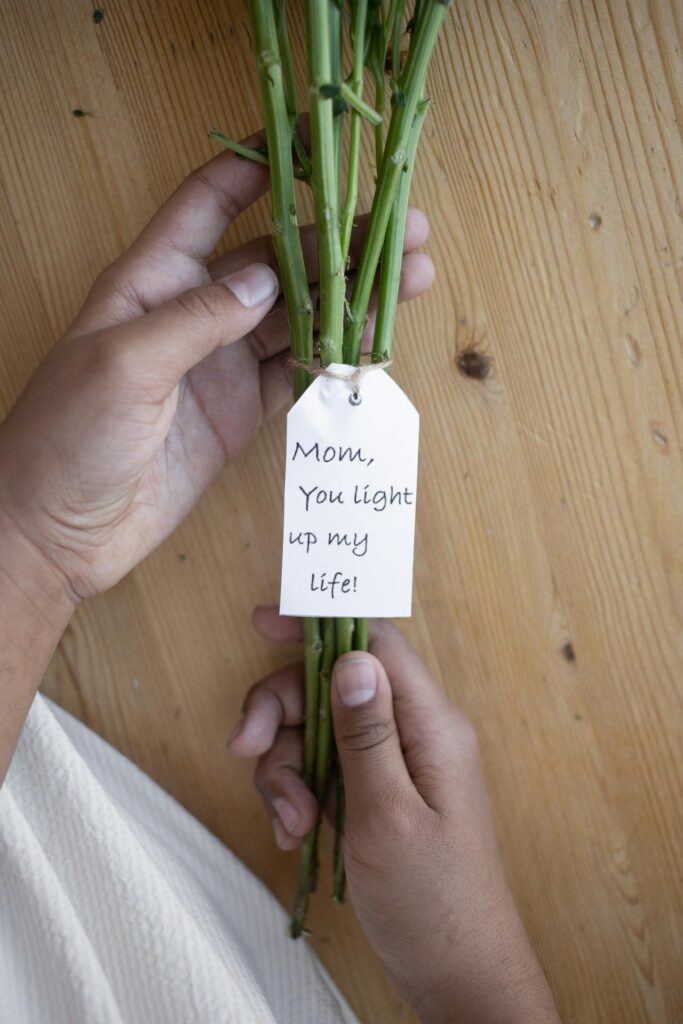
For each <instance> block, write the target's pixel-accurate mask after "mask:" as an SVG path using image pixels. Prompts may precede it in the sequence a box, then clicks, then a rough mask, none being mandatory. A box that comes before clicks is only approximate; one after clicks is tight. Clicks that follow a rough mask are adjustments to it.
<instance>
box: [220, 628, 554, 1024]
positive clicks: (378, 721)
mask: <svg viewBox="0 0 683 1024" xmlns="http://www.w3.org/2000/svg"><path fill="white" fill-rule="evenodd" d="M254 622H255V625H256V628H257V629H258V630H259V632H260V633H262V634H263V635H264V636H265V637H267V638H268V639H270V640H276V641H287V642H292V641H297V640H301V624H300V622H299V621H298V620H296V619H290V618H285V617H280V616H279V615H278V614H277V612H276V610H275V609H272V608H270V609H269V608H259V609H257V610H256V612H255V616H254ZM370 649H371V653H362V652H352V653H350V654H347V655H344V656H343V657H342V658H340V659H339V660H338V661H337V662H336V664H335V667H334V673H333V679H332V709H333V714H334V730H335V736H336V740H337V748H338V751H339V758H340V761H341V765H342V769H343V773H344V786H345V793H346V835H345V861H346V872H347V878H348V887H349V893H350V896H351V901H352V903H353V907H354V910H355V912H356V914H357V916H358V918H359V920H360V923H361V925H362V927H363V930H364V932H365V934H366V936H367V938H368V939H369V941H370V943H371V944H372V946H373V947H374V949H375V950H376V952H377V953H378V955H379V956H380V958H381V960H382V963H383V964H384V967H385V969H386V971H387V973H388V974H389V977H390V978H391V979H392V981H393V983H394V985H395V986H396V988H397V989H398V990H399V992H401V993H402V994H403V996H404V997H405V998H406V999H407V1000H408V1001H409V1002H410V1003H411V1004H412V1005H413V1006H414V1008H415V1009H416V1010H417V1012H418V1013H419V1015H420V1017H421V1020H423V1021H425V1022H432V1021H433V1022H439V1024H445V1022H456V1021H457V1022H465V1021H466V1022H472V1024H474V1022H476V1024H489V1022H491V1024H492V1022H494V1021H495V1022H501V1024H502V1022H505V1024H515V1022H520V1024H521V1022H524V1024H535V1022H538V1024H540V1022H543V1024H550V1022H553V1024H556V1022H557V1021H558V1017H557V1012H556V1010H555V1006H554V1003H553V999H552V996H551V994H550V990H549V989H548V986H547V984H546V982H545V979H544V977H543V974H542V972H541V969H540V967H539V964H538V962H537V960H536V958H535V956H534V954H533V952H532V950H531V947H530V945H529V943H528V940H527V938H526V935H525V933H524V929H523V926H522V923H521V920H520V918H519V915H518V913H517V911H516V909H515V906H514V903H513V900H512V896H511V894H510V891H509V889H508V887H507V884H506V882H505V878H504V875H503V871H502V867H501V862H500V858H499V855H498V850H497V845H496V837H495V831H494V827H493V822H492V818H491V812H490V808H489V801H488V796H487V792H486V787H485V784H484V779H483V775H482V772H481V767H480V763H479V754H478V750H477V740H476V736H475V733H474V730H473V728H472V725H471V724H470V723H469V722H468V720H467V719H466V718H465V717H464V715H463V714H462V713H461V712H460V711H458V710H457V708H455V706H454V705H453V704H451V702H450V701H449V700H448V699H447V698H446V696H445V694H444V693H443V692H442V690H441V689H440V688H439V687H438V686H437V684H436V683H435V681H434V679H433V678H432V677H431V676H430V674H429V672H428V671H427V669H426V668H425V666H424V664H423V663H422V661H421V660H420V659H419V658H418V656H417V655H416V653H415V652H414V651H413V650H412V648H411V647H410V645H409V644H408V643H407V641H406V640H405V639H404V637H403V636H402V634H401V633H400V632H399V630H398V629H396V628H395V627H394V626H392V625H391V624H390V623H388V622H377V623H374V624H373V626H372V628H371V641H370ZM302 720H303V669H302V667H301V666H298V665H296V666H292V667H289V668H285V669H283V670H281V671H280V672H276V673H275V674H274V675H272V676H270V677H269V678H268V679H265V680H263V681H262V682H260V683H257V684H256V686H254V687H253V688H252V689H251V690H250V692H249V694H248V696H247V699H246V701H245V705H244V716H243V718H242V719H241V720H240V723H239V724H238V729H237V731H236V733H233V736H232V737H231V740H230V749H231V751H232V752H233V753H234V754H235V755H237V756H239V757H254V756H258V757H259V761H258V765H257V769H256V777H255V778H256V786H257V788H258V789H259V791H260V792H261V794H262V796H263V798H264V801H265V803H266V808H267V810H268V813H269V814H270V816H271V818H272V820H273V826H274V829H275V836H276V839H277V841H278V844H279V845H280V846H281V847H282V848H283V849H289V850H291V849H293V848H295V847H296V846H298V845H299V844H300V842H301V840H302V837H303V836H304V835H305V834H306V832H308V831H309V830H310V829H311V828H312V826H313V824H314V821H315V818H316V815H317V806H316V802H315V799H314V797H313V794H312V793H311V792H310V791H309V790H308V789H307V788H306V786H305V785H304V783H303V780H302V779H301V777H300V773H301V768H302V760H303V735H302V729H301V723H302Z"/></svg>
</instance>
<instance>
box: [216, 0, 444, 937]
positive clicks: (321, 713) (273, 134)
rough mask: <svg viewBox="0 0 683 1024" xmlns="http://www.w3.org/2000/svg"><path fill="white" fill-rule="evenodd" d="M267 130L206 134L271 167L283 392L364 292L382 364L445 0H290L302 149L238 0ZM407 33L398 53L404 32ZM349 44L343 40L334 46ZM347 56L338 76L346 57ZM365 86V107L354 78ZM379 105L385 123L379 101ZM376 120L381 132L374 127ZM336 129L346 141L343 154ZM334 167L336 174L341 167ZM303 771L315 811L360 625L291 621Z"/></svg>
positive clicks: (312, 851)
mask: <svg viewBox="0 0 683 1024" xmlns="http://www.w3.org/2000/svg"><path fill="white" fill-rule="evenodd" d="M247 3H248V7H249V15H250V19H251V26H252V33H253V48H254V53H255V56H256V64H257V68H258V79H259V88H260V93H261V101H262V105H263V112H264V118H265V127H266V142H267V148H266V150H265V151H264V150H257V149H250V148H249V147H245V146H243V145H241V144H239V143H235V142H232V141H231V140H230V139H227V138H226V137H225V136H223V135H222V134H221V133H220V132H216V131H214V132H211V133H210V134H211V135H212V137H213V138H214V139H216V140H217V141H218V142H220V143H222V144H223V145H225V146H228V147H229V148H231V149H233V150H235V151H236V152H237V153H239V155H241V156H243V157H245V158H247V159H252V160H256V161H257V162H259V163H266V164H268V166H269V167H270V174H271V195H272V233H273V245H274V248H275V253H276V257H277V260H278V264H279V267H280V275H281V280H282V288H283V292H284V298H285V304H286V310H287V317H288V320H289V326H290V332H291V339H292V340H291V347H292V357H293V358H292V362H293V367H294V397H295V398H298V397H299V396H300V395H301V394H302V393H303V392H304V390H305V389H306V387H307V386H308V384H309V383H310V382H311V380H312V379H313V377H312V372H313V368H314V333H315V335H316V338H317V351H318V353H319V360H320V365H321V366H322V367H325V366H328V365H329V364H330V363H346V364H351V365H358V364H359V362H360V359H361V344H362V339H363V334H364V331H365V327H366V324H367V320H368V309H369V304H370V299H371V295H372V291H373V287H375V286H376V288H377V295H376V304H377V309H376V320H375V329H374V335H373V344H372V354H371V360H372V361H373V362H375V363H380V362H386V361H387V360H388V359H389V358H390V356H391V341H392V333H393V327H394V318H395V313H396V303H397V300H398V290H399V283H400V274H401V255H402V251H403V239H404V233H405V223H406V214H407V209H408V195H409V191H410V179H411V173H412V168H413V163H414V160H415V152H416V148H417V142H418V138H419V134H420V128H421V126H422V122H423V120H424V116H425V113H426V111H427V101H426V100H425V98H424V88H425V79H426V75H427V68H428V64H429V60H430V57H431V55H432V52H433V49H434V45H435V42H436V39H437V34H438V31H439V28H440V26H441V24H442V22H443V19H444V17H445V15H446V11H447V8H448V6H449V0H416V2H415V3H414V6H412V5H411V10H410V11H407V10H406V6H407V5H406V2H405V0H345V2H344V0H303V3H304V9H305V22H306V42H307V45H306V57H307V61H306V66H307V92H308V116H309V131H310V144H309V145H308V146H307V145H306V141H305V139H304V135H303V133H302V131H301V125H300V113H301V111H300V108H299V103H298V98H297V88H296V80H295V75H294V65H293V60H292V54H291V49H290V44H289V36H288V11H287V8H286V2H285V0H247ZM405 37H408V38H409V44H408V46H407V49H406V52H405V54H404V53H402V51H401V44H402V42H403V41H404V38H405ZM347 44H348V45H347ZM349 52H350V54H351V57H350V60H349V61H347V64H348V69H347V70H346V71H345V55H346V54H347V53H349ZM366 78H368V79H369V80H370V81H371V82H372V83H373V89H374V95H373V98H372V99H373V101H372V102H369V101H368V100H367V99H366V97H365V95H364V91H365V80H366ZM387 92H388V94H389V97H390V107H391V110H390V116H389V117H388V118H387V113H386V110H385V107H386V98H387ZM387 120H388V124H387ZM364 126H366V127H367V128H368V129H369V130H371V131H372V132H373V135H374V152H375V162H376V185H375V192H374V198H373V202H372V207H371V211H370V217H369V221H368V225H367V229H366V232H365V236H364V240H363V245H362V249H361V253H360V258H359V262H358V267H357V269H356V271H355V274H353V278H352V279H351V276H350V275H349V277H348V278H347V270H348V264H349V250H350V243H351V234H352V228H353V221H354V217H355V213H356V205H357V201H358V185H359V171H360V160H361V135H362V131H363V128H364ZM345 135H348V140H347V145H346V146H345V145H344V143H345V141H346V140H345V138H344V137H345ZM344 167H345V171H344V172H343V170H342V168H344ZM297 179H298V180H301V181H303V182H304V183H305V184H306V185H308V186H309V187H310V188H311V190H312V193H313V201H314V207H315V223H316V233H317V240H318V271H319V272H318V300H317V306H318V310H319V312H318V320H317V325H316V327H315V332H314V305H313V302H312V299H311V291H310V287H309V284H308V281H307V276H306V269H305V264H304V257H303V251H302V247H301V240H300V236H299V229H298V220H297V204H296V193H295V182H296V180H297ZM304 638H305V716H306V717H305V738H304V766H303V773H304V778H305V780H306V783H307V784H308V785H309V786H310V788H311V789H312V790H313V792H314V794H315V796H316V797H317V799H318V805H319V808H320V815H322V808H323V807H324V804H325V801H326V798H327V795H328V790H329V787H330V779H331V777H332V773H333V770H334V766H335V749H334V737H333V734H332V716H331V708H330V681H331V676H332V668H333V665H334V661H335V658H337V657H339V656H340V655H342V654H344V653H345V652H347V651H350V650H353V649H356V650H365V649H367V643H368V627H367V621H365V620H362V619H355V620H354V619H348V618H338V619H331V618H325V619H318V618H307V619H305V620H304ZM336 776H337V800H336V837H335V844H334V865H333V879H334V881H333V896H334V899H335V900H338V901H340V900H342V899H343V895H344V859H343V830H344V787H343V780H342V778H341V772H340V771H339V768H338V766H337V771H336ZM319 832H320V817H319V820H318V822H317V823H316V826H315V828H314V829H313V831H312V832H311V833H310V834H309V835H308V836H307V837H306V839H305V840H304V843H303V847H302V851H301V862H300V869H299V880H298V887H297V893H296V898H295V903H294V911H293V916H292V925H291V933H292V935H293V936H294V937H297V936H299V935H301V934H302V933H303V932H304V931H305V928H304V924H305V919H306V913H307V908H308V901H309V897H310V895H311V893H312V892H313V891H314V889H315V886H316V878H317V867H318V836H319Z"/></svg>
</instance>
